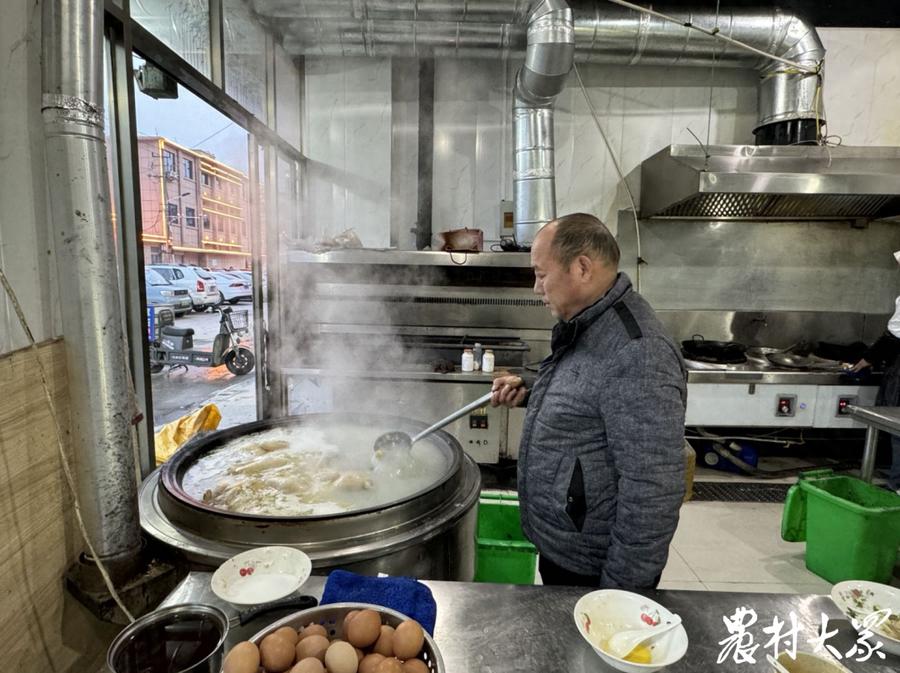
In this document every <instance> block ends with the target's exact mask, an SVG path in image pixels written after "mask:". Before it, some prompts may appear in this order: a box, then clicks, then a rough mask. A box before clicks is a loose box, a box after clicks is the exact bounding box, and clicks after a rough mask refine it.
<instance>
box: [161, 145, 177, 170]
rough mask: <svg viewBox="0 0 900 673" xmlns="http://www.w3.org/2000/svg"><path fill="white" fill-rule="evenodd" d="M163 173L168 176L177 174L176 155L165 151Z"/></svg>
mask: <svg viewBox="0 0 900 673" xmlns="http://www.w3.org/2000/svg"><path fill="white" fill-rule="evenodd" d="M163 172H164V173H166V174H167V175H168V174H169V173H174V172H175V153H174V152H170V151H169V150H163Z"/></svg>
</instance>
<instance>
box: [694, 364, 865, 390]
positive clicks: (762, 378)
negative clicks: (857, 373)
mask: <svg viewBox="0 0 900 673" xmlns="http://www.w3.org/2000/svg"><path fill="white" fill-rule="evenodd" d="M880 382H881V377H880V376H870V377H868V378H867V379H866V380H865V381H860V380H858V379H855V378H852V377H849V376H847V375H846V374H842V373H840V372H805V371H786V370H779V369H747V368H743V369H742V368H735V369H723V370H713V369H688V383H760V384H764V383H780V384H790V385H820V386H836V385H845V386H865V385H871V386H877V385H878V384H879V383H880Z"/></svg>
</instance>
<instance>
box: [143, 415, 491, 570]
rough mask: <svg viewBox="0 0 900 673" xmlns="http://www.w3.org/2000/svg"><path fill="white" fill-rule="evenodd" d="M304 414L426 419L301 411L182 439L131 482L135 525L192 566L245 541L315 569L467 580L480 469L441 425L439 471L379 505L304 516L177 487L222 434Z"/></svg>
mask: <svg viewBox="0 0 900 673" xmlns="http://www.w3.org/2000/svg"><path fill="white" fill-rule="evenodd" d="M304 423H306V424H310V425H312V424H317V425H321V424H323V423H324V424H326V425H328V424H335V425H336V426H341V427H343V426H348V425H351V424H352V425H359V426H360V427H366V428H368V429H370V430H372V429H373V428H375V429H381V428H383V429H384V430H403V431H405V432H408V433H411V434H415V433H416V432H418V431H420V430H422V429H424V428H425V427H426V424H425V423H421V422H419V421H414V420H411V419H406V418H400V417H391V416H375V415H364V414H308V415H304V416H295V417H288V418H282V419H277V420H270V421H258V422H256V423H247V424H244V425H239V426H235V427H233V428H228V429H226V430H223V431H221V432H216V433H213V434H210V435H207V436H205V437H201V438H198V439H195V440H192V441H191V442H189V443H188V444H186V445H185V446H184V447H182V448H181V449H180V450H179V451H178V452H177V453H176V454H175V456H173V458H172V459H170V460H169V462H168V463H166V464H165V465H164V466H163V467H162V468H160V469H159V470H157V471H156V472H154V473H153V474H152V475H151V476H150V477H149V478H148V479H147V480H146V481H145V482H144V484H143V486H142V487H141V492H140V509H141V525H142V526H143V528H144V530H145V531H146V532H147V533H148V534H149V535H151V536H152V537H154V538H156V539H158V540H160V541H161V542H163V543H165V544H167V545H169V546H171V547H173V548H174V549H177V550H178V551H180V552H181V553H182V554H184V555H185V556H186V557H187V558H188V559H189V560H191V561H192V562H195V563H199V564H202V565H216V564H218V563H220V562H221V561H223V560H225V559H227V558H229V557H231V556H233V555H234V554H236V553H239V552H241V551H244V550H246V549H249V548H252V547H257V546H262V545H269V544H279V545H288V546H295V547H297V548H299V549H302V550H303V551H305V552H306V553H307V554H309V556H310V558H311V559H312V562H313V568H314V570H316V571H327V570H330V569H332V568H337V567H340V568H344V569H348V570H353V571H356V572H363V573H367V574H371V573H376V572H385V573H389V574H406V575H413V576H416V577H421V578H429V579H450V580H471V579H473V577H474V574H475V525H476V516H477V512H476V509H475V505H476V504H477V502H478V494H479V492H480V489H481V477H480V473H479V471H478V466H477V465H476V464H475V462H474V461H473V460H472V459H471V458H469V457H468V456H467V455H466V454H465V453H464V452H463V450H462V448H461V447H460V445H459V443H458V442H457V441H456V440H455V439H454V438H453V437H452V436H450V435H449V434H447V433H445V432H438V433H435V434H434V435H433V436H432V438H433V443H434V445H435V446H437V447H438V448H439V450H440V451H442V452H443V453H444V455H445V456H446V458H447V465H448V469H447V471H446V473H445V474H443V475H441V476H440V478H439V479H437V480H436V481H435V482H434V483H433V484H431V485H430V486H429V487H428V488H426V489H424V490H422V491H420V492H418V493H414V494H412V495H410V496H408V497H405V498H401V499H398V500H395V501H393V502H390V503H387V504H386V505H384V506H381V507H374V508H369V509H359V510H355V511H351V512H346V513H342V514H334V515H327V516H307V517H275V516H261V515H250V514H235V513H232V512H227V511H223V510H219V509H216V508H214V507H210V506H208V505H206V504H204V503H203V502H201V501H199V500H197V499H195V498H193V497H191V496H190V495H189V494H188V493H187V492H185V490H184V489H183V488H182V485H181V484H182V478H183V476H184V474H185V472H186V471H187V470H188V469H189V468H190V466H191V465H192V464H193V463H194V462H195V461H196V460H197V459H199V458H200V457H202V456H204V455H206V454H207V453H209V452H210V451H213V450H215V449H216V448H219V447H221V446H222V445H223V444H224V443H226V442H228V441H230V440H232V439H234V438H238V437H241V436H244V435H249V434H253V433H258V432H261V431H264V430H268V429H271V428H278V427H284V426H301V428H302V426H303V424H304Z"/></svg>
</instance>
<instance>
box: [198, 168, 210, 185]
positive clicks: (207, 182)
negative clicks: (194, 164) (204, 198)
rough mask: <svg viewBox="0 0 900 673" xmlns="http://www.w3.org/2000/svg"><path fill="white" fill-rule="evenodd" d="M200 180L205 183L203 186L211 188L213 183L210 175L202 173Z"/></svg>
mask: <svg viewBox="0 0 900 673" xmlns="http://www.w3.org/2000/svg"><path fill="white" fill-rule="evenodd" d="M200 180H202V181H203V184H204V186H206V187H209V185H210V183H211V182H212V179H211V178H210V176H209V173H207V172H206V171H200Z"/></svg>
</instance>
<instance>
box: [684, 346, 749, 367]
mask: <svg viewBox="0 0 900 673" xmlns="http://www.w3.org/2000/svg"><path fill="white" fill-rule="evenodd" d="M681 353H682V355H684V357H685V359H686V360H691V361H693V362H703V363H705V364H713V365H742V364H744V363H745V362H747V356H745V355H744V354H743V353H735V354H733V355H732V354H726V353H723V354H721V355H700V354H697V353H690V354H689V353H687V352H686V351H685V350H683V349H682V351H681Z"/></svg>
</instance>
